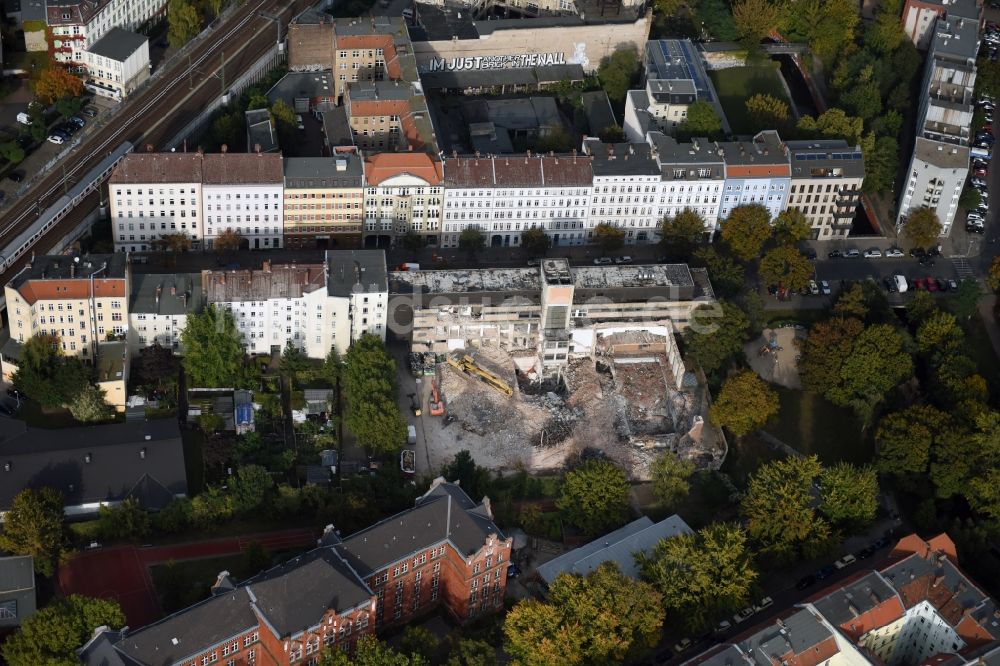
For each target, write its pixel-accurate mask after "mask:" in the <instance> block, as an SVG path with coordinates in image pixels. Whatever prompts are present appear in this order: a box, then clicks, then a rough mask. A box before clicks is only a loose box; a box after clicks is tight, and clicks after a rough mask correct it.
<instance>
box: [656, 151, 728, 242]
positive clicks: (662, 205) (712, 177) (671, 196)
mask: <svg viewBox="0 0 1000 666" xmlns="http://www.w3.org/2000/svg"><path fill="white" fill-rule="evenodd" d="M647 138H648V141H649V145H650V147H651V149H652V157H653V159H654V160H655V161H656V164H657V166H659V168H660V181H661V182H660V193H659V199H658V202H657V204H658V205H657V211H656V212H657V217H658V218H659V219H661V220H662V219H664V218H667V217H674V216H676V215H677V214H678V213H681V212H682V211H684V210H693V211H694V212H696V213H698V214H699V215H701V217H702V218H703V219H704V220H705V233H706V234H709V235H710V236H711V235H714V234H715V232H716V231H718V230H719V207H720V205H721V201H722V194H723V188H724V187H725V182H726V163H725V160H724V159H723V156H722V155H721V154H720V153H719V148H718V146H717V144H715V143H714V142H710V141H707V140H705V139H692V140H691V142H689V143H683V144H681V143H677V141H676V140H675V139H674V138H673V137H670V136H664V135H663V134H662V133H660V132H650V133H648V134H647ZM657 237H658V236H657Z"/></svg>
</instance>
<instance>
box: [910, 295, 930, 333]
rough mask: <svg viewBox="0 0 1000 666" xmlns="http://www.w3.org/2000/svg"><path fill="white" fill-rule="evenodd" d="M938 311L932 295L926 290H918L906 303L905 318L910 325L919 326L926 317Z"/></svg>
mask: <svg viewBox="0 0 1000 666" xmlns="http://www.w3.org/2000/svg"><path fill="white" fill-rule="evenodd" d="M937 311H938V305H937V302H936V301H935V300H934V297H933V296H931V295H930V294H929V293H927V292H926V291H918V292H916V293H915V294H913V298H912V299H910V302H909V303H907V304H906V320H907V321H908V322H910V325H911V326H914V327H919V326H920V324H922V323H923V322H924V321H926V319H927V318H928V317H930V316H931V315H932V314H934V313H935V312H937Z"/></svg>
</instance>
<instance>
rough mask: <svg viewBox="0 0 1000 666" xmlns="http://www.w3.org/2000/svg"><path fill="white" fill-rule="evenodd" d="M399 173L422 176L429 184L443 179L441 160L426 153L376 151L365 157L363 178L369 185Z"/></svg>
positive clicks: (437, 183)
mask: <svg viewBox="0 0 1000 666" xmlns="http://www.w3.org/2000/svg"><path fill="white" fill-rule="evenodd" d="M401 174H410V175H411V176H415V177H417V178H423V179H424V180H425V181H427V183H428V184H430V185H440V184H441V183H442V181H443V180H444V174H443V172H442V168H441V162H439V161H438V160H435V159H433V158H431V156H430V155H428V154H427V153H376V154H375V155H371V156H369V157H368V158H366V159H365V180H366V181H367V183H368V184H369V185H378V184H380V183H382V182H383V181H385V180H387V179H389V178H392V177H393V176H399V175H401Z"/></svg>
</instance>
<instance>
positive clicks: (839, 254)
mask: <svg viewBox="0 0 1000 666" xmlns="http://www.w3.org/2000/svg"><path fill="white" fill-rule="evenodd" d="M826 256H827V258H828V259H840V258H841V257H843V256H844V253H843V252H841V251H840V250H833V251H832V252H830V253H829V254H827V255H826Z"/></svg>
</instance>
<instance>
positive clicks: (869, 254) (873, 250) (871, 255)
mask: <svg viewBox="0 0 1000 666" xmlns="http://www.w3.org/2000/svg"><path fill="white" fill-rule="evenodd" d="M881 257H882V250H880V249H878V248H877V247H870V248H868V249H867V250H865V259H880V258H881Z"/></svg>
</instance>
